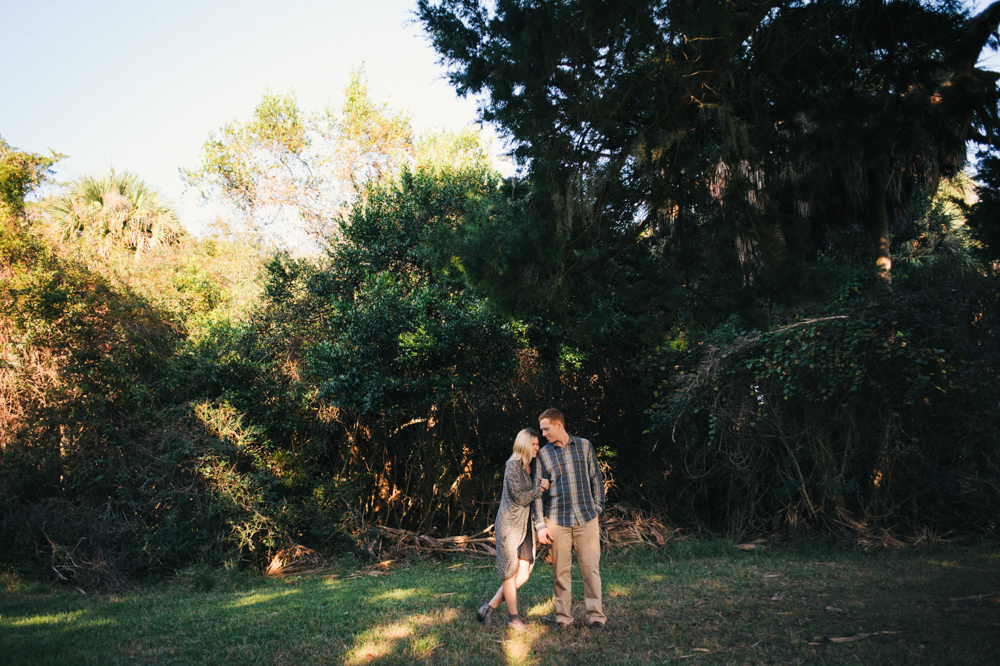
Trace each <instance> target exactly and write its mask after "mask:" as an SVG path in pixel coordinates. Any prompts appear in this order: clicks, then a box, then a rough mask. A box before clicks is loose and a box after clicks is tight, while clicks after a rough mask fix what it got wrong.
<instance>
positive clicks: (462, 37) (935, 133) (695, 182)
mask: <svg viewBox="0 0 1000 666" xmlns="http://www.w3.org/2000/svg"><path fill="white" fill-rule="evenodd" d="M420 16H421V20H422V21H423V23H424V26H425V27H426V29H427V30H428V32H429V33H430V34H431V36H432V37H433V40H434V44H435V47H436V48H437V49H438V51H439V53H440V54H441V56H442V60H443V61H444V62H445V63H446V64H447V65H448V66H449V68H450V76H451V80H452V82H453V84H454V85H455V86H456V88H457V89H458V91H459V92H460V93H462V94H472V95H478V96H481V98H482V99H483V105H482V108H481V113H482V117H483V119H484V120H487V121H491V122H493V123H495V124H496V125H498V126H499V128H500V129H501V130H502V131H503V132H504V133H505V134H506V135H507V137H508V138H509V139H510V140H511V142H512V144H513V146H514V154H515V155H516V156H517V157H518V159H519V160H520V162H521V164H522V165H523V166H524V168H525V170H526V174H527V175H528V178H529V180H530V182H531V187H532V205H531V206H529V207H528V212H527V213H526V214H525V215H523V216H522V221H523V223H524V224H528V225H532V226H534V227H536V228H538V227H540V228H544V229H547V230H548V232H549V233H548V234H547V236H548V237H550V238H551V239H552V240H553V243H554V245H555V247H556V248H557V250H558V251H557V252H553V253H550V254H549V259H556V261H549V262H548V263H544V262H539V261H538V258H537V257H532V256H530V255H526V256H521V257H518V256H516V255H512V256H511V257H509V258H508V259H509V260H510V261H512V262H515V263H516V262H518V261H520V262H527V263H534V264H535V265H536V266H538V271H539V273H540V275H541V277H542V278H543V279H544V280H545V281H546V283H547V284H548V285H549V286H557V285H562V286H565V285H566V284H571V283H572V282H573V281H570V280H566V279H565V278H566V277H568V276H571V275H572V276H578V275H582V274H587V273H589V272H590V271H592V270H593V269H594V268H595V266H598V265H600V264H602V263H604V262H607V261H608V260H609V259H611V258H613V257H617V256H618V255H619V253H620V252H621V249H622V248H623V247H625V246H627V245H630V244H633V243H634V242H635V241H636V240H637V239H642V238H655V239H658V240H659V242H660V245H659V247H658V251H659V252H661V253H662V254H663V256H664V257H665V258H666V259H667V260H668V262H667V263H669V264H670V265H671V266H673V267H674V268H676V269H678V270H679V271H681V273H680V274H679V277H680V281H681V282H682V283H683V284H685V285H687V288H688V289H690V290H692V291H694V292H697V295H698V297H699V298H704V297H707V296H710V294H709V293H708V291H709V290H710V289H713V288H714V287H715V286H717V285H725V284H728V285H730V286H731V285H734V284H735V285H743V286H745V287H752V288H753V289H759V288H761V287H762V286H764V287H767V286H768V285H772V286H777V287H778V288H779V289H781V290H787V289H788V288H789V285H792V284H795V283H796V280H795V279H794V278H797V277H800V275H801V273H802V272H803V271H804V270H805V266H806V262H807V261H808V260H809V259H810V258H812V257H814V256H815V253H817V252H818V251H829V250H836V251H839V250H842V249H843V248H844V247H845V243H844V241H845V239H846V240H847V245H852V244H854V245H856V244H857V243H856V241H855V237H857V236H859V235H864V236H866V237H867V238H868V239H869V240H868V241H866V243H867V244H868V247H869V248H874V253H875V255H876V259H877V263H878V265H879V266H880V267H881V269H882V270H883V271H884V272H885V274H886V275H888V270H889V267H890V264H891V262H890V258H889V239H890V233H891V231H892V228H893V225H894V224H897V225H898V224H899V223H901V222H902V221H903V220H904V219H905V218H906V217H907V215H908V214H909V203H910V202H911V201H912V200H913V199H914V193H915V192H916V191H918V190H929V191H931V192H933V190H934V189H935V188H936V187H937V184H938V182H939V179H940V178H941V177H942V176H947V175H950V174H953V173H955V172H956V171H957V170H958V169H960V168H961V167H962V166H963V165H964V163H965V150H966V144H967V142H969V141H983V142H992V141H993V136H994V135H995V134H996V129H997V126H998V120H997V87H996V78H997V76H996V75H995V74H993V73H990V72H984V71H982V70H979V69H977V68H976V66H975V65H976V62H977V59H978V57H979V55H980V53H981V52H982V50H983V49H984V47H986V46H987V44H988V42H989V39H990V36H991V35H992V33H993V30H994V29H995V27H996V25H997V22H998V21H1000V4H994V5H991V6H990V7H988V8H987V9H986V10H985V11H983V12H982V13H981V14H979V15H978V16H975V17H972V18H970V17H969V16H968V15H967V14H966V13H965V12H964V11H963V10H962V9H961V8H960V7H958V6H957V5H956V4H955V3H953V2H947V1H946V2H919V1H917V0H893V1H891V2H879V1H876V2H869V1H848V2H845V1H843V0H821V1H819V2H801V1H797V0H793V1H779V0H768V1H763V2H760V1H751V0H741V1H739V2H733V3H724V2H704V1H693V0H692V1H677V0H674V1H671V2H667V1H665V0H629V1H619V0H616V1H614V2H612V1H610V0H607V1H605V0H571V1H566V2H527V1H523V0H499V1H498V2H496V3H483V2H474V1H472V0H441V1H440V2H431V1H430V0H421V2H420ZM845 230H846V231H847V232H848V233H841V231H845ZM536 233H537V232H536ZM871 252H872V250H871V249H869V250H868V257H871ZM870 261H871V260H870V259H869V262H870ZM775 277H778V278H780V279H773V278H775ZM548 291H549V292H550V293H557V290H552V289H549V290H548ZM716 293H718V292H716Z"/></svg>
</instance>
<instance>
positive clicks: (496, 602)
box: [490, 585, 503, 608]
mask: <svg viewBox="0 0 1000 666" xmlns="http://www.w3.org/2000/svg"><path fill="white" fill-rule="evenodd" d="M501 603H503V585H501V586H500V587H499V588H497V593H496V594H494V595H493V598H492V599H490V606H491V607H493V608H499V607H500V604H501Z"/></svg>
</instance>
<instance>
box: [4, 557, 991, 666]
mask: <svg viewBox="0 0 1000 666" xmlns="http://www.w3.org/2000/svg"><path fill="white" fill-rule="evenodd" d="M601 570H602V577H603V581H604V607H605V613H606V614H607V616H608V626H607V628H606V629H604V630H603V631H591V630H589V629H587V628H585V627H582V626H577V627H573V628H570V629H557V628H556V627H555V626H553V625H552V624H551V623H550V622H548V621H547V618H550V617H551V616H552V611H553V607H552V598H551V596H552V571H551V568H550V567H549V566H548V565H546V564H545V563H544V562H541V563H539V566H538V567H537V568H536V570H535V572H534V574H533V575H532V577H531V579H530V580H529V581H528V583H527V584H526V585H525V587H523V588H522V589H521V595H520V600H519V601H520V604H519V605H520V606H521V612H522V615H526V616H527V618H528V621H529V629H528V631H527V632H525V633H523V634H513V633H508V632H507V631H506V629H505V628H497V629H494V630H487V629H484V628H483V627H482V626H481V625H479V624H477V623H476V621H475V612H476V609H477V608H478V607H479V605H480V604H481V603H483V601H485V600H486V599H487V598H488V597H489V596H490V595H492V593H493V592H494V591H495V589H496V586H497V584H498V581H497V580H496V575H495V573H494V569H493V566H492V562H491V561H486V560H482V559H472V558H469V559H466V558H460V559H452V560H431V559H428V560H423V561H414V562H409V563H404V564H401V565H399V566H397V567H395V568H390V569H389V570H388V571H381V570H378V569H366V568H363V567H362V565H360V564H358V563H357V562H353V561H340V562H336V563H334V564H333V565H332V567H331V568H330V569H329V570H327V571H325V572H324V573H322V574H317V575H313V576H301V577H298V578H291V579H277V580H275V579H264V578H262V577H257V576H248V575H246V574H229V573H226V572H214V571H207V570H198V569H194V570H189V571H186V572H182V573H181V574H179V575H178V576H177V578H176V579H174V580H172V581H170V582H168V583H163V584H160V585H158V586H156V587H153V588H150V589H148V590H146V591H144V592H142V593H140V594H135V595H126V596H111V597H108V596H96V595H84V594H81V593H80V592H75V591H71V590H69V589H67V588H58V587H54V586H50V585H43V584H39V583H32V582H26V581H23V580H21V579H19V578H18V577H16V576H14V575H10V574H8V575H5V576H3V577H2V578H0V590H2V591H3V592H2V594H0V664H114V663H130V664H131V663H141V664H201V663H206V664H234V663H239V664H245V663H257V664H326V663H329V664H336V663H347V664H367V663H378V664H391V663H399V664H404V663H412V662H418V663H432V664H504V663H509V664H615V663H622V664H644V663H675V662H676V663H685V664H692V663H702V664H704V663H711V664H798V663H808V664H823V663H829V664H854V663H858V664H935V665H936V664H963V665H964V664H996V663H1000V548H997V547H995V546H985V545H980V546H975V547H971V546H967V547H955V546H935V547H928V548H921V549H907V550H898V551H879V552H867V553H866V552H862V551H856V550H846V549H843V548H840V547H836V546H829V545H818V544H810V543H800V544H797V545H772V546H767V547H765V548H763V549H758V550H755V551H751V552H742V551H739V550H737V549H736V548H735V546H734V545H733V544H730V543H727V542H723V541H701V542H698V541H681V542H673V543H671V544H669V545H668V546H667V547H665V548H662V549H658V550H634V551H630V552H620V553H613V554H605V556H604V557H603V559H602V567H601ZM578 581H579V574H578V572H576V570H575V569H574V582H578ZM582 594H583V589H582V586H581V585H578V584H577V585H574V600H575V601H576V602H578V603H577V604H576V615H577V618H578V620H582V619H583V617H584V614H583V609H582ZM498 616H499V617H500V618H501V619H505V618H506V614H505V613H503V612H500V613H498Z"/></svg>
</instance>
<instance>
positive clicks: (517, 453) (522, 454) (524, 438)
mask: <svg viewBox="0 0 1000 666" xmlns="http://www.w3.org/2000/svg"><path fill="white" fill-rule="evenodd" d="M537 438H538V433H537V432H535V430H534V429H533V428H525V429H524V430H522V431H521V432H519V433H517V437H515V438H514V453H513V454H512V455H511V456H510V459H511V460H520V461H521V464H523V465H525V466H527V465H530V464H531V440H533V439H537Z"/></svg>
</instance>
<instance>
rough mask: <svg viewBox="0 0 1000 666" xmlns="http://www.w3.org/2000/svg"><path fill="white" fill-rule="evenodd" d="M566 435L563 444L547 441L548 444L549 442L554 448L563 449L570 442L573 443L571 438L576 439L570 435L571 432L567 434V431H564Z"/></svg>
mask: <svg viewBox="0 0 1000 666" xmlns="http://www.w3.org/2000/svg"><path fill="white" fill-rule="evenodd" d="M566 437H567V439H566V443H565V444H563V445H562V446H559V445H558V444H556V443H555V442H549V444H551V445H552V448H555V449H565V448H566V447H567V446H569V445H570V444H572V443H573V440H574V439H576V438H575V437H573V435H571V434H569V433H566Z"/></svg>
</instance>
